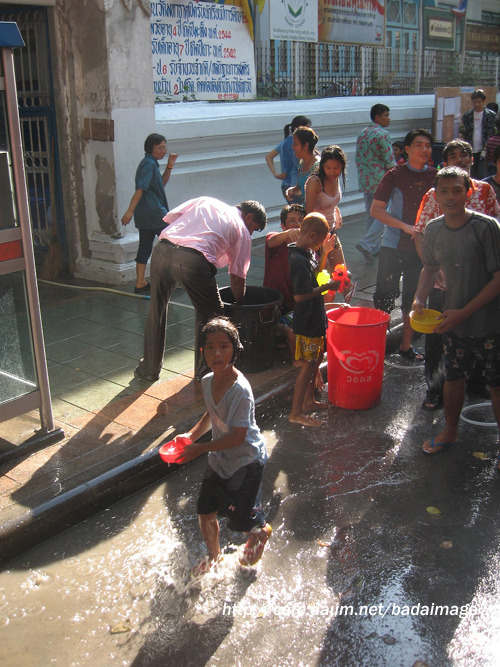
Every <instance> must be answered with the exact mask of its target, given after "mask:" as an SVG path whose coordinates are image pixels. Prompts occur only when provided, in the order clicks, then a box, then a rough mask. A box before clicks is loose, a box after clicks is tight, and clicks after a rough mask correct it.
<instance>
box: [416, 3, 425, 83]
mask: <svg viewBox="0 0 500 667" xmlns="http://www.w3.org/2000/svg"><path fill="white" fill-rule="evenodd" d="M418 25H419V27H420V29H419V31H418V53H417V77H416V86H415V92H416V93H417V95H418V94H419V93H420V81H421V79H422V58H423V45H424V10H423V0H420V2H419V3H418Z"/></svg>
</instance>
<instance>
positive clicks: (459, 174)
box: [434, 167, 472, 190]
mask: <svg viewBox="0 0 500 667" xmlns="http://www.w3.org/2000/svg"><path fill="white" fill-rule="evenodd" d="M441 178H463V179H464V184H465V187H466V188H467V190H470V189H471V188H472V181H471V180H470V176H469V174H468V173H467V172H466V171H465V169H462V168H461V167H444V168H443V169H440V170H439V171H438V173H437V174H436V178H435V179H434V188H435V189H436V190H437V187H438V183H439V179H441Z"/></svg>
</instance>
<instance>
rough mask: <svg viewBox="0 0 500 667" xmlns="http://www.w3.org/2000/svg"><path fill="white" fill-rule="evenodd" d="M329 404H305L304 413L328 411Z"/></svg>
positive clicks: (312, 402)
mask: <svg viewBox="0 0 500 667" xmlns="http://www.w3.org/2000/svg"><path fill="white" fill-rule="evenodd" d="M327 409H328V403H320V402H319V401H311V402H310V403H304V405H303V406H302V412H315V411H316V410H327Z"/></svg>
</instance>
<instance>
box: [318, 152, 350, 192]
mask: <svg viewBox="0 0 500 667" xmlns="http://www.w3.org/2000/svg"><path fill="white" fill-rule="evenodd" d="M328 160H338V162H340V164H341V165H342V174H341V175H342V187H343V189H344V190H345V169H346V166H347V158H346V154H345V153H344V151H343V150H342V148H340V146H336V145H335V144H334V145H332V146H327V147H326V148H324V149H323V150H322V151H321V159H320V161H319V165H318V167H317V169H316V171H315V172H314V175H315V176H317V177H318V178H319V180H320V181H321V183H322V184H324V183H325V179H326V174H325V162H328Z"/></svg>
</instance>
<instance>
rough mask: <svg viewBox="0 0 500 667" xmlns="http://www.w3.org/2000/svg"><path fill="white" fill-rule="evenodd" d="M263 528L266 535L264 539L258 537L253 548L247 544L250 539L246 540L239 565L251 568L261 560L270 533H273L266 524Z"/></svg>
mask: <svg viewBox="0 0 500 667" xmlns="http://www.w3.org/2000/svg"><path fill="white" fill-rule="evenodd" d="M265 528H266V530H267V532H266V534H265V535H264V537H259V541H258V542H257V544H255V545H254V546H253V547H250V546H248V542H249V541H250V538H248V540H247V543H246V544H245V548H244V549H243V554H242V555H241V557H240V565H244V566H245V567H251V566H252V565H255V564H256V563H258V562H259V560H260V559H261V558H262V554H263V553H264V547H265V546H266V543H267V540H268V539H269V538H270V537H271V533H272V532H273V529H272V528H271V526H270V525H269V524H268V523H267V524H266V525H265Z"/></svg>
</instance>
